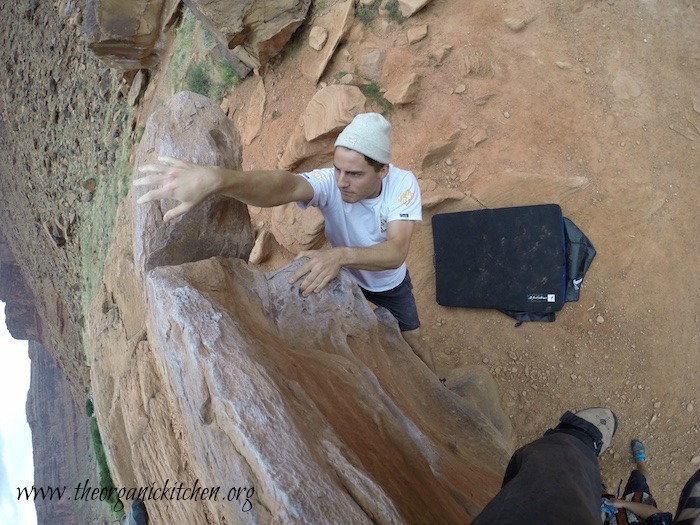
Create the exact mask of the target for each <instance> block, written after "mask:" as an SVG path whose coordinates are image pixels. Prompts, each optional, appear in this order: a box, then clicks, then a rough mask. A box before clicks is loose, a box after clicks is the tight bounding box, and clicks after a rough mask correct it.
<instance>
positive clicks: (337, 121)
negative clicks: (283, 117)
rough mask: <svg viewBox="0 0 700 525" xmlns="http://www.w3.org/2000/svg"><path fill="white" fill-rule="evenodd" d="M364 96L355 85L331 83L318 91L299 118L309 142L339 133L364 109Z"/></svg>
mask: <svg viewBox="0 0 700 525" xmlns="http://www.w3.org/2000/svg"><path fill="white" fill-rule="evenodd" d="M365 101H366V99H365V96H364V95H363V94H362V91H360V89H359V88H358V87H356V86H341V85H338V84H333V85H330V86H328V87H325V88H323V89H321V90H320V91H318V92H317V93H316V94H315V95H314V96H313V98H312V99H311V100H310V101H309V103H308V105H307V106H306V110H305V111H304V114H303V115H302V117H301V119H302V122H303V123H304V137H305V138H306V140H308V141H309V142H310V141H312V140H316V139H318V138H322V137H325V136H327V135H330V134H332V133H335V134H338V133H340V132H341V131H342V130H343V128H345V126H347V125H348V124H350V122H352V119H353V118H354V117H355V115H357V114H359V113H363V112H364V110H365Z"/></svg>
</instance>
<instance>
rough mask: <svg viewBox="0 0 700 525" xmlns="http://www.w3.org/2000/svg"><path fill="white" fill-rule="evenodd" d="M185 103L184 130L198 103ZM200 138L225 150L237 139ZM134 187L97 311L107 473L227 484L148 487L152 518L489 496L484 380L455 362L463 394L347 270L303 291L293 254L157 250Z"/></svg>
mask: <svg viewBox="0 0 700 525" xmlns="http://www.w3.org/2000/svg"><path fill="white" fill-rule="evenodd" d="M175 105H177V104H175ZM168 106H170V104H169V105H168ZM195 113H196V114H195V115H193V122H192V127H191V129H195V128H196V126H198V124H196V120H198V118H199V116H201V115H204V114H205V112H204V111H200V112H195ZM171 114H173V115H174V114H175V113H171ZM165 125H167V123H166V122H163V121H162V120H156V119H152V120H150V121H149V123H148V125H147V127H150V128H154V127H156V126H165ZM171 125H172V124H171ZM147 133H148V134H150V136H153V137H159V138H158V140H153V141H150V142H142V145H141V148H142V150H141V151H140V152H139V158H140V159H143V158H144V156H146V157H148V156H150V155H151V154H152V153H153V151H155V150H157V151H162V150H163V149H164V148H167V149H168V150H169V153H170V154H171V155H175V156H179V157H184V156H187V155H188V151H187V150H188V148H189V147H190V146H189V144H188V143H179V144H178V145H176V144H175V143H174V142H172V141H169V140H168V135H167V134H166V133H163V132H162V131H159V130H155V129H151V130H147ZM205 146H206V147H208V148H211V149H212V150H213V151H211V152H210V153H209V155H222V156H224V157H226V156H227V153H228V152H227V151H226V148H227V147H230V148H233V149H236V148H237V145H236V144H230V143H225V142H222V141H219V142H215V141H209V142H205ZM181 149H182V150H184V151H181ZM201 155H205V152H204V151H202V152H201ZM234 157H235V155H234ZM133 202H134V201H133V200H131V199H128V200H127V201H125V203H124V204H123V205H122V207H121V208H120V212H119V219H118V220H119V228H118V235H117V239H116V241H115V243H114V245H113V247H112V250H111V252H110V256H109V260H108V262H107V273H106V280H105V289H104V290H103V293H102V294H101V296H100V297H99V298H98V300H96V301H95V303H94V304H93V308H92V311H91V314H90V322H89V326H90V328H91V330H90V341H91V345H92V347H93V348H94V349H95V354H94V360H93V363H92V367H91V377H92V381H93V386H94V391H95V395H96V397H95V409H96V415H97V417H98V420H99V422H100V425H101V427H102V428H104V429H108V430H107V431H106V432H105V436H104V440H105V444H106V448H107V452H108V455H109V457H110V459H111V464H112V466H113V473H114V477H115V482H116V483H117V485H119V486H125V487H144V486H148V485H149V484H151V483H155V484H156V485H159V486H162V485H163V483H165V480H170V484H171V485H172V484H173V483H174V482H181V483H183V484H184V485H185V486H188V487H192V486H193V485H194V484H195V483H198V484H199V485H200V486H205V487H214V488H215V487H220V493H219V494H218V499H217V500H216V501H214V500H211V499H210V500H207V501H201V502H198V503H194V502H192V501H158V502H153V503H151V504H150V505H149V514H150V515H151V518H152V520H153V522H154V523H155V522H161V523H188V524H192V525H198V524H208V523H224V522H225V523H228V524H234V523H269V522H271V521H274V522H277V523H301V522H305V523H407V522H413V523H460V522H467V521H469V519H470V516H474V515H475V514H476V513H477V512H478V511H479V509H480V508H481V507H482V506H483V505H484V504H485V503H486V502H487V501H488V500H489V498H490V497H491V495H492V494H493V493H494V492H495V491H496V490H497V488H498V485H499V483H500V472H501V471H502V468H503V467H504V465H505V462H506V460H507V457H508V452H507V448H508V433H509V429H508V424H507V419H504V417H503V414H502V413H501V411H500V407H499V405H498V402H497V400H496V401H495V402H494V391H493V389H489V388H488V386H487V387H486V388H483V387H481V386H480V385H483V384H485V383H484V382H486V383H488V378H486V379H485V378H484V377H483V376H482V375H479V374H478V373H477V375H474V376H473V377H471V378H470V377H463V380H459V381H457V379H459V378H455V384H459V385H460V388H461V389H462V390H463V391H465V392H467V391H469V392H470V395H469V397H468V398H463V397H460V396H459V395H457V394H455V393H453V392H452V391H450V390H448V389H447V388H445V387H444V386H442V385H441V384H440V383H439V382H438V381H437V378H436V377H435V376H434V375H433V374H432V373H431V372H430V371H429V370H428V369H427V368H426V367H425V366H424V365H423V364H422V362H421V361H420V360H419V359H418V358H417V357H416V356H415V354H413V352H412V351H411V350H410V348H409V347H408V345H407V344H406V343H405V341H404V340H403V338H402V337H401V335H400V333H399V331H398V327H397V324H396V321H395V320H394V319H393V318H392V317H391V315H390V314H388V312H386V311H385V310H382V309H379V310H377V311H376V312H375V311H373V310H372V309H371V308H370V306H369V305H368V303H367V302H366V301H365V299H364V297H363V296H362V293H361V292H360V290H359V288H358V287H357V285H356V284H355V283H354V282H353V281H352V279H351V277H350V275H349V273H347V272H345V271H344V270H343V271H341V273H340V275H339V276H338V278H337V279H336V280H334V281H332V282H331V283H330V284H329V286H328V287H327V289H326V290H324V292H322V293H319V294H313V295H312V296H311V297H308V298H305V297H302V296H301V294H300V293H299V289H298V285H297V284H295V285H290V284H289V282H288V279H289V276H290V275H291V273H292V272H293V271H294V270H295V268H297V267H298V265H300V264H302V261H297V262H295V263H293V264H292V265H290V266H288V267H285V268H283V269H281V270H279V271H276V272H271V273H269V274H263V273H261V272H259V271H257V270H254V269H252V268H250V267H248V265H247V263H246V262H245V260H246V259H247V254H246V253H242V254H241V255H239V256H233V257H229V258H224V257H214V258H207V257H208V256H206V255H204V256H200V257H197V254H198V253H199V250H197V246H198V245H197V244H189V245H188V246H182V245H181V247H180V250H184V249H186V250H188V252H189V253H188V256H187V257H183V256H182V255H181V254H179V253H176V252H169V255H168V257H162V258H160V259H159V260H158V264H155V261H156V259H155V258H153V257H151V258H150V259H148V257H147V254H148V253H149V249H148V248H147V246H148V245H149V242H150V241H148V239H149V237H151V236H153V232H152V231H151V230H153V229H156V230H157V232H158V234H162V229H160V223H161V220H160V212H159V210H158V209H157V208H156V207H143V208H140V209H136V210H134V208H133V206H134V204H133ZM208 220H210V217H204V216H202V215H199V216H197V219H196V220H195V219H191V223H192V226H193V227H194V226H196V224H195V223H196V221H203V222H204V223H206V221H208ZM230 227H231V230H232V232H235V231H237V230H242V231H244V232H245V230H246V229H247V228H248V227H249V221H248V219H247V217H245V216H243V215H241V216H239V217H238V218H237V219H235V220H234V219H232V220H231V224H230ZM132 235H133V241H132ZM244 237H245V233H244ZM240 244H241V245H246V244H247V241H242V242H241V243H240ZM190 255H193V257H190ZM144 258H146V259H147V260H150V261H151V263H152V264H143V263H142V261H143V260H144ZM195 258H200V259H202V260H196V261H195V260H193V259H195ZM183 259H191V260H192V262H188V263H185V264H179V263H180V262H181V261H182V260H183ZM144 270H145V271H144ZM466 376H470V373H467V374H466ZM491 386H492V385H491ZM470 389H471V390H470ZM504 421H505V423H504ZM231 489H237V490H235V491H234V492H233V493H232V492H231ZM231 494H233V497H232V498H231V499H230V500H229V501H224V500H225V499H226V496H227V495H228V496H229V497H230V496H231Z"/></svg>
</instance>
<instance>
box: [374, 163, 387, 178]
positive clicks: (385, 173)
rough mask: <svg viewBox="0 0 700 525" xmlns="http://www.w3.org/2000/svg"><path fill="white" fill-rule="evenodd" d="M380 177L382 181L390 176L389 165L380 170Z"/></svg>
mask: <svg viewBox="0 0 700 525" xmlns="http://www.w3.org/2000/svg"><path fill="white" fill-rule="evenodd" d="M377 174H378V175H379V180H382V179H383V178H384V177H386V176H387V175H388V174H389V165H388V164H384V166H382V167H381V168H379V171H378V172H377Z"/></svg>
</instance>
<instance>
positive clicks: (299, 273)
mask: <svg viewBox="0 0 700 525" xmlns="http://www.w3.org/2000/svg"><path fill="white" fill-rule="evenodd" d="M297 258H298V257H297ZM310 271H311V263H306V264H305V265H303V266H301V267H300V268H298V269H297V271H296V272H294V273H293V274H292V276H291V277H290V278H289V284H294V283H295V282H297V281H298V280H299V278H301V277H302V276H303V275H306V274H307V273H309V272H310Z"/></svg>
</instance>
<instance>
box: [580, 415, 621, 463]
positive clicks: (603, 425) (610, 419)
mask: <svg viewBox="0 0 700 525" xmlns="http://www.w3.org/2000/svg"><path fill="white" fill-rule="evenodd" d="M576 415H577V416H578V417H580V418H581V419H585V420H586V421H588V422H589V423H591V424H592V425H594V426H595V427H596V428H597V429H598V430H600V433H601V434H602V435H603V438H602V443H601V445H600V448H598V456H600V455H601V454H602V453H603V452H604V451H605V449H607V448H608V447H609V446H610V442H611V441H612V438H613V436H614V435H615V432H617V416H616V415H615V413H614V412H613V411H612V410H610V409H609V408H603V407H595V408H586V409H584V410H579V411H578V412H576Z"/></svg>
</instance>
